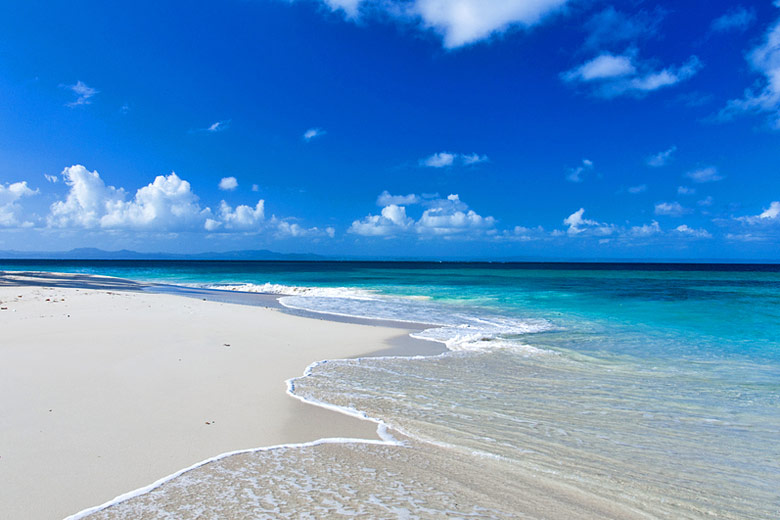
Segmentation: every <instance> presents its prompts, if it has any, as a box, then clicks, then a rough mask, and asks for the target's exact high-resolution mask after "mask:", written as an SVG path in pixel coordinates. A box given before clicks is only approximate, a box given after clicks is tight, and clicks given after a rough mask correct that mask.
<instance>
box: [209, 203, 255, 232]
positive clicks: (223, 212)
mask: <svg viewBox="0 0 780 520" xmlns="http://www.w3.org/2000/svg"><path fill="white" fill-rule="evenodd" d="M264 218H265V201H264V200H259V201H257V204H256V205H255V206H254V207H251V206H247V205H244V204H241V205H238V206H236V207H235V208H233V207H231V206H230V204H228V203H227V202H225V201H224V200H223V201H222V202H220V204H219V213H218V218H217V219H212V218H208V219H206V223H205V228H206V229H207V230H208V231H215V230H217V229H219V228H223V229H227V230H240V231H247V230H253V229H257V228H258V226H259V225H260V223H261V222H262V221H263V219H264Z"/></svg>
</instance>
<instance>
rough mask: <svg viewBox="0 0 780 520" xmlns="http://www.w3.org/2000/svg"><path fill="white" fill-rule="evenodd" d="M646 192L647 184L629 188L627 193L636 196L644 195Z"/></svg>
mask: <svg viewBox="0 0 780 520" xmlns="http://www.w3.org/2000/svg"><path fill="white" fill-rule="evenodd" d="M646 191H647V184H640V185H639V186H629V188H628V192H629V193H631V194H632V195H636V194H638V193H644V192H646Z"/></svg>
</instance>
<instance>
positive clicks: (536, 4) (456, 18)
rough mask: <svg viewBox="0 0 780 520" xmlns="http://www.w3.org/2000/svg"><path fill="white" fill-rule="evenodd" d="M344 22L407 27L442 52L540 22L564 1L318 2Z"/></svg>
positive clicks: (402, 0) (338, 0)
mask: <svg viewBox="0 0 780 520" xmlns="http://www.w3.org/2000/svg"><path fill="white" fill-rule="evenodd" d="M321 2H322V3H323V4H324V5H326V6H327V7H329V8H330V9H331V10H333V11H339V12H342V13H344V15H345V16H346V18H347V19H349V20H354V21H357V20H359V19H360V18H361V17H365V16H371V15H378V16H377V18H378V19H380V20H392V21H395V22H399V23H403V24H410V25H413V26H415V27H418V28H420V29H422V30H429V31H432V32H434V33H436V34H437V35H439V36H440V37H441V39H442V44H443V46H444V47H445V48H446V49H455V48H458V47H462V46H464V45H470V44H473V43H476V42H479V41H482V40H485V39H487V38H490V37H491V36H494V35H498V34H501V33H504V32H506V31H507V30H509V29H511V28H514V27H520V28H527V27H531V26H534V25H536V24H538V23H540V22H541V21H542V20H543V19H544V18H545V17H546V16H547V15H549V14H551V13H554V12H555V11H557V10H559V9H560V8H561V7H563V6H564V5H565V4H566V3H567V0H501V1H490V2H486V1H484V0H383V1H381V2H377V1H374V0H321Z"/></svg>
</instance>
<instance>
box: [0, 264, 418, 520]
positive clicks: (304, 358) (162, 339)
mask: <svg viewBox="0 0 780 520" xmlns="http://www.w3.org/2000/svg"><path fill="white" fill-rule="evenodd" d="M3 282H4V284H2V285H0V302H1V303H0V307H2V310H0V517H2V518H25V519H53V518H62V517H65V516H67V515H70V514H73V513H76V512H78V511H80V510H82V509H85V508H88V507H91V506H96V505H99V504H101V503H103V502H106V501H108V500H110V499H112V498H113V497H115V496H117V495H120V494H122V493H126V492H128V491H131V490H133V489H136V488H139V487H142V486H145V485H148V484H150V483H152V482H154V481H155V480H157V479H159V478H161V477H164V476H166V475H169V474H171V473H173V472H175V471H177V470H180V469H182V468H185V467H187V466H190V465H192V464H194V463H196V462H199V461H202V460H204V459H207V458H210V457H213V456H215V455H218V454H220V453H224V452H228V451H233V450H238V449H246V448H254V447H260V446H268V445H276V444H282V443H298V442H307V441H312V440H316V439H319V438H324V437H349V438H367V439H376V438H378V437H377V435H376V425H375V424H373V423H371V422H369V421H361V420H359V419H354V418H351V417H348V416H346V415H343V414H340V413H338V412H334V411H329V410H326V409H322V408H318V407H315V406H312V405H308V404H304V403H301V402H299V401H297V400H295V399H294V398H292V397H290V396H288V395H287V394H286V392H285V390H286V386H285V380H286V379H288V378H291V377H296V376H299V375H301V374H302V373H303V371H304V370H305V368H306V367H307V366H308V365H309V364H310V363H312V362H314V361H317V360H321V359H328V358H345V357H354V356H359V355H366V354H369V353H371V352H373V351H377V350H380V349H386V348H388V345H389V341H390V340H391V339H392V338H394V337H398V336H399V335H402V334H405V332H404V331H403V330H399V329H397V328H390V327H382V326H373V325H363V324H353V323H338V322H333V321H326V320H319V319H315V318H306V317H299V316H293V315H290V314H286V313H283V312H280V311H279V310H278V309H273V308H263V307H257V306H247V305H236V304H228V303H217V302H212V301H202V300H200V299H196V298H187V297H183V296H172V295H166V294H149V293H143V292H138V291H135V292H129V291H117V290H110V289H104V288H101V289H77V288H74V287H73V286H74V285H78V284H77V283H71V282H74V277H73V276H69V275H62V276H61V278H60V279H59V280H58V283H53V284H52V285H57V287H46V286H14V285H13V283H14V280H13V276H8V273H5V276H4V277H3Z"/></svg>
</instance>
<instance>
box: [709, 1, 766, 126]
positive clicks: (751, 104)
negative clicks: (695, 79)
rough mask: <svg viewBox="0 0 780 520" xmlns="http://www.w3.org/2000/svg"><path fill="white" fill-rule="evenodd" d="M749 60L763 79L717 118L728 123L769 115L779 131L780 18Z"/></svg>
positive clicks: (749, 54)
mask: <svg viewBox="0 0 780 520" xmlns="http://www.w3.org/2000/svg"><path fill="white" fill-rule="evenodd" d="M777 5H778V7H780V4H777ZM747 60H748V63H749V64H750V67H751V68H752V69H753V70H754V71H755V72H757V73H758V74H760V75H761V76H762V78H761V79H759V80H758V82H757V86H755V87H751V88H748V89H746V90H745V94H744V96H743V97H742V98H739V99H732V100H730V101H729V102H728V103H727V104H726V106H725V107H723V108H722V109H721V110H720V112H719V113H718V118H719V119H721V120H729V119H731V118H733V117H734V116H735V115H738V114H743V113H750V112H753V113H767V114H769V121H770V125H771V126H772V127H773V128H775V129H780V19H778V20H776V21H775V23H774V24H773V25H772V26H771V27H770V28H769V30H767V32H766V35H765V36H764V41H763V42H762V43H761V44H760V45H758V46H757V47H755V48H754V49H753V50H752V51H750V53H748V56H747Z"/></svg>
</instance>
